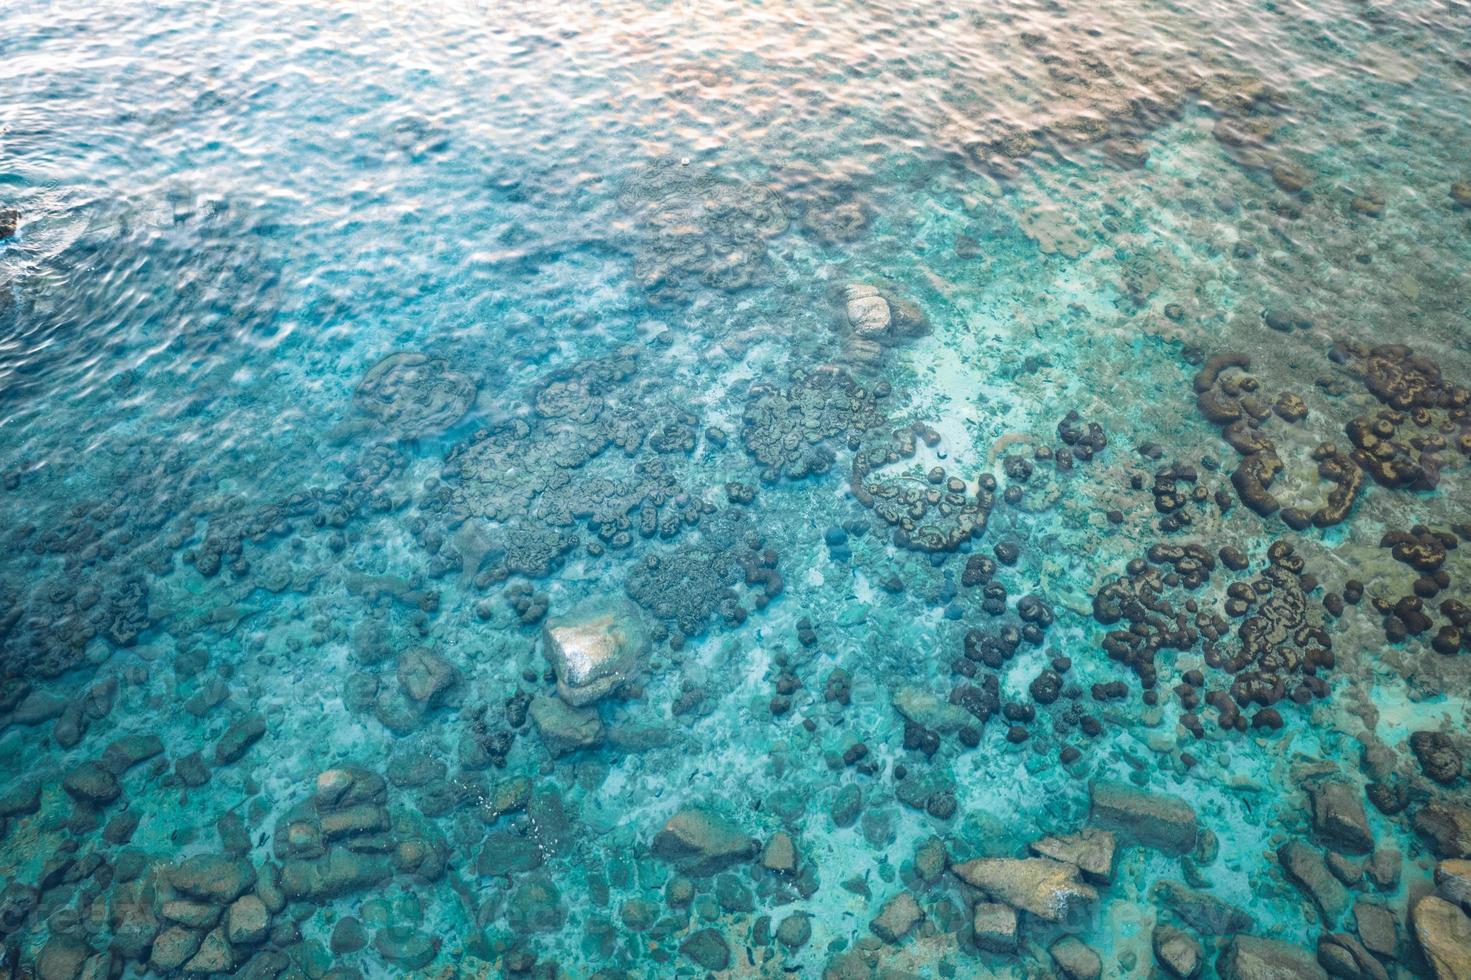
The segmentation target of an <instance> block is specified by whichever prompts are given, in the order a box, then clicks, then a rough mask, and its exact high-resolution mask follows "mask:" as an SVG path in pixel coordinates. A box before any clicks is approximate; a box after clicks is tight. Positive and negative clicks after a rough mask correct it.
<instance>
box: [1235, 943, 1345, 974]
mask: <svg viewBox="0 0 1471 980" xmlns="http://www.w3.org/2000/svg"><path fill="white" fill-rule="evenodd" d="M1216 972H1217V973H1218V974H1220V977H1221V980H1328V974H1327V973H1325V972H1324V970H1323V968H1322V967H1321V966H1319V965H1318V964H1317V961H1316V960H1315V959H1314V958H1313V955H1312V954H1311V953H1309V952H1307V951H1306V950H1304V949H1301V948H1299V947H1297V946H1293V945H1290V944H1288V943H1284V942H1279V941H1278V940H1275V939H1261V938H1258V937H1256V936H1244V935H1239V936H1235V937H1233V938H1232V939H1231V942H1230V943H1228V944H1227V946H1226V948H1225V950H1224V951H1223V952H1222V953H1221V956H1220V958H1219V959H1218V960H1216Z"/></svg>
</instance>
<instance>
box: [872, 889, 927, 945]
mask: <svg viewBox="0 0 1471 980" xmlns="http://www.w3.org/2000/svg"><path fill="white" fill-rule="evenodd" d="M923 921H924V910H923V909H921V908H920V907H919V902H917V901H915V898H914V896H913V895H912V894H910V893H909V892H908V891H902V892H900V893H899V894H897V895H895V896H894V897H893V898H891V899H889V900H888V901H887V902H885V903H884V907H883V908H881V909H879V914H878V916H877V917H876V918H875V919H874V920H873V921H872V922H870V923H869V924H868V928H869V929H871V930H873V934H874V935H875V936H878V937H879V938H880V939H882V940H883V941H884V942H886V943H890V944H893V943H897V942H899V941H900V940H901V939H903V938H904V937H905V936H907V935H909V931H910V930H911V929H913V928H914V927H915V926H917V925H919V924H920V923H921V922H923Z"/></svg>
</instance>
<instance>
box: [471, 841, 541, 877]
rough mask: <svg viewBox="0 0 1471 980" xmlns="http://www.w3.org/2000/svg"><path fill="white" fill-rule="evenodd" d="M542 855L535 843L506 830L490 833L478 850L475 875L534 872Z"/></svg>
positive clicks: (539, 864)
mask: <svg viewBox="0 0 1471 980" xmlns="http://www.w3.org/2000/svg"><path fill="white" fill-rule="evenodd" d="M541 862H542V853H541V848H540V847H538V846H537V844H536V841H534V840H532V839H531V838H529V837H523V836H522V835H520V834H516V833H512V832H510V831H507V830H495V831H491V833H490V835H489V836H488V837H486V838H485V846H484V847H482V848H481V849H480V857H479V859H478V860H477V861H476V863H475V873H476V874H480V875H512V874H520V873H523V872H526V871H535V870H536V869H537V868H539V867H541Z"/></svg>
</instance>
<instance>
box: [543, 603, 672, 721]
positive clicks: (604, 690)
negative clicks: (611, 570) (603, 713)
mask: <svg viewBox="0 0 1471 980" xmlns="http://www.w3.org/2000/svg"><path fill="white" fill-rule="evenodd" d="M648 646H649V642H648V637H647V635H646V634H645V631H644V626H643V620H642V616H641V614H640V613H639V610H638V607H637V606H635V605H634V604H633V603H631V602H629V601H628V600H626V599H622V598H608V599H593V600H589V601H587V602H583V603H579V604H578V605H576V606H574V607H573V608H572V609H570V610H568V611H567V612H566V613H564V614H563V615H560V616H553V617H550V618H549V619H548V620H547V621H546V625H545V626H544V627H543V629H542V643H541V648H542V653H543V654H544V655H545V656H546V658H547V660H548V661H549V662H550V663H551V665H552V669H553V670H554V671H556V674H557V693H558V694H559V695H560V696H561V698H562V700H563V701H566V702H567V703H568V704H570V705H572V706H573V707H582V706H583V705H587V704H591V703H592V702H594V701H596V700H598V699H599V698H602V697H605V696H606V695H608V694H611V693H612V692H613V691H614V690H615V689H616V688H617V687H618V686H619V685H621V684H622V683H623V682H624V681H626V680H628V678H629V677H631V676H633V675H634V674H635V673H637V672H638V670H639V668H640V667H641V666H642V664H643V658H644V654H645V653H646V652H647V650H648Z"/></svg>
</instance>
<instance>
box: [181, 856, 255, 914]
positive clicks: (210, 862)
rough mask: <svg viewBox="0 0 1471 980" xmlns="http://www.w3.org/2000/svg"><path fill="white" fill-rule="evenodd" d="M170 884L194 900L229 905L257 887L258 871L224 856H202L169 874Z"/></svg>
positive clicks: (187, 861) (244, 863)
mask: <svg viewBox="0 0 1471 980" xmlns="http://www.w3.org/2000/svg"><path fill="white" fill-rule="evenodd" d="M169 883H170V884H172V885H173V886H174V888H176V889H178V890H179V891H181V892H183V893H184V894H185V895H188V896H190V897H191V898H197V899H199V900H200V901H202V902H210V903H213V904H215V905H226V904H228V903H230V902H233V901H234V900H235V899H237V898H239V897H240V896H241V895H243V894H244V893H245V892H246V891H247V890H249V889H250V887H251V886H253V885H254V884H255V868H253V867H251V865H250V862H249V861H245V860H241V859H237V858H230V857H226V856H225V855H223V854H200V855H197V856H195V857H191V858H189V859H187V860H186V861H184V862H183V863H182V864H180V865H178V866H177V867H175V868H174V869H173V870H172V871H171V872H169Z"/></svg>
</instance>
